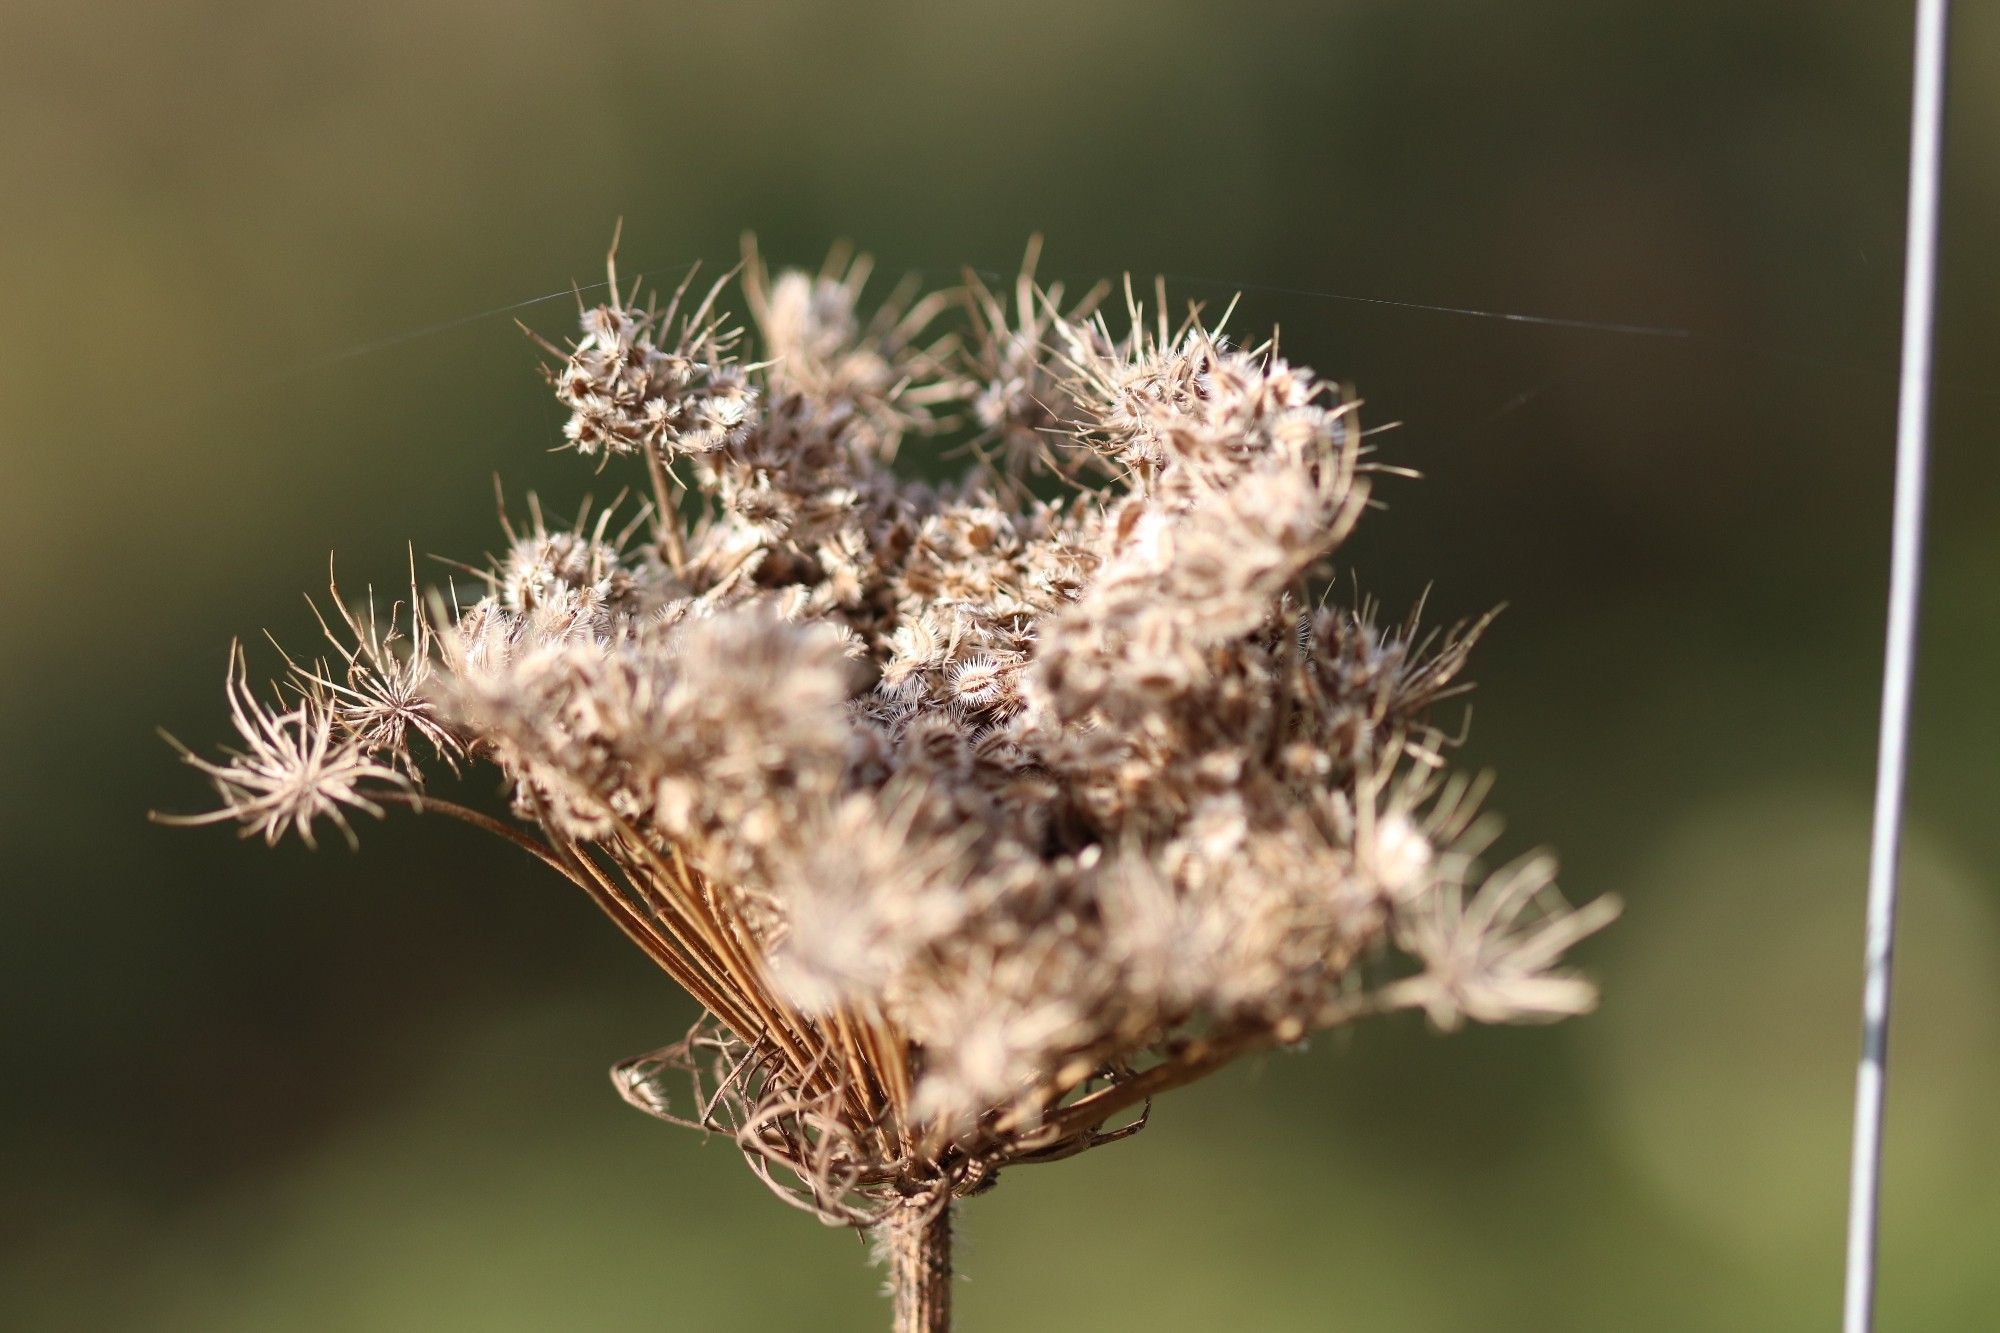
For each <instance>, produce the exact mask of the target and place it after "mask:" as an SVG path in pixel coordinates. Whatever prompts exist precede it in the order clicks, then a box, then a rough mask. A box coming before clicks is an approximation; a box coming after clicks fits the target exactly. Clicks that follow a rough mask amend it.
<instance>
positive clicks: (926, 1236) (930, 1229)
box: [881, 1204, 951, 1333]
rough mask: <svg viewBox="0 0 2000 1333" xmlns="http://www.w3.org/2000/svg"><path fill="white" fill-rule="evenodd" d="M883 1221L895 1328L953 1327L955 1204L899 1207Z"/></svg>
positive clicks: (940, 1332) (907, 1331)
mask: <svg viewBox="0 0 2000 1333" xmlns="http://www.w3.org/2000/svg"><path fill="white" fill-rule="evenodd" d="M881 1225H882V1248H883V1249H885V1250H886V1251H888V1255H889V1296H890V1299H891V1300H893V1301H895V1303H896V1327H895V1333H950V1330H951V1205H950V1204H945V1205H944V1206H942V1207H940V1208H938V1209H937V1210H936V1211H935V1212H932V1211H930V1210H929V1209H924V1208H906V1209H901V1210H898V1211H896V1212H894V1213H891V1214H890V1215H889V1217H888V1219H887V1220H886V1221H884V1222H883V1223H882V1224H881Z"/></svg>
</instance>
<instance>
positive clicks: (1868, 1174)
mask: <svg viewBox="0 0 2000 1333" xmlns="http://www.w3.org/2000/svg"><path fill="white" fill-rule="evenodd" d="M1948 12H1949V5H1948V4H1947V3H1946V0H1917V42H1916V60H1915V71H1914V76H1913V78H1912V81H1911V83H1912V88H1911V96H1910V201H1909V220H1908V224H1907V229H1906V235H1905V255H1904V261H1903V361H1902V380H1901V385H1900V388H1899V396H1898V400H1897V409H1896V494H1895V501H1894V514H1895V516H1894V523H1893V527H1892V529H1891V533H1890V557H1889V615H1888V627H1887V633H1886V642H1885V645H1884V649H1883V665H1882V718H1881V736H1880V740H1879V743H1878V747H1877V756H1876V768H1875V829H1874V841H1873V844H1872V846H1871V847H1870V849H1869V857H1868V918H1867V939H1866V944H1865V948H1864V953H1863V956H1862V969H1863V970H1862V986H1861V1061H1860V1065H1859V1068H1858V1069H1857V1071H1856V1074H1855V1080H1854V1157H1853V1163H1852V1168H1851V1171H1850V1175H1849V1194H1848V1214H1847V1286H1846V1300H1845V1303H1844V1306H1843V1320H1842V1325H1841V1326H1842V1328H1843V1329H1844V1330H1845V1333H1870V1331H1871V1330H1872V1329H1873V1328H1874V1326H1875V1277H1876V1250H1877V1245H1876V1227H1877V1222H1878V1219H1879V1216H1880V1204H1881V1191H1882V1106H1883V1101H1884V1094H1885V1092H1886V1090H1887V1087H1888V1077H1889V992H1890V979H1891V967H1892V964H1893V961H1894V956H1895V943H1896V893H1897V874H1896V871H1897V858H1898V853H1899V852H1900V850H1901V846H1902V831H1903V787H1904V776H1905V773H1906V771H1907V768H1908V760H1909V744H1910V692H1911V685H1912V682H1913V679H1914V677H1915V674H1916V653H1917V602H1918V597H1919V594H1920V592H1921V591H1922V586H1923V536H1924V472H1925V459H1926V455H1927V454H1928V452H1929V446H1930V440H1929V434H1930V392H1931V340H1932V334H1933V327H1934V324H1935V309H1934V307H1935V302H1936V294H1937V215H1938V182H1939V177H1940V176H1941V174H1942V170H1943V168H1942V156H1943V153H1942V149H1943V140H1944V87H1945V54H1946V24H1947V19H1948Z"/></svg>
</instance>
